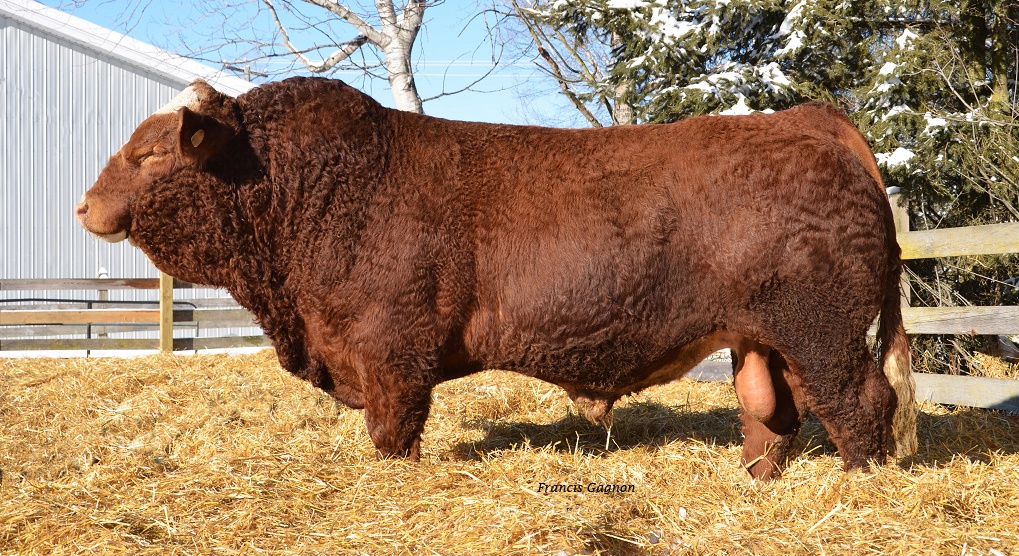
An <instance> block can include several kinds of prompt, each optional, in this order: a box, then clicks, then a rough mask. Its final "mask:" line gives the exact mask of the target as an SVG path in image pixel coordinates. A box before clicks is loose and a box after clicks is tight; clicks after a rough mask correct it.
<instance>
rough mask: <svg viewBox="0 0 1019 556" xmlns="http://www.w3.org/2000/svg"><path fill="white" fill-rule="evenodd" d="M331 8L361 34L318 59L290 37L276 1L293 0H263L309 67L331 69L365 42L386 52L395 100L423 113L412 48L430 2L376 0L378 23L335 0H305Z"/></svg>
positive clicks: (286, 0)
mask: <svg viewBox="0 0 1019 556" xmlns="http://www.w3.org/2000/svg"><path fill="white" fill-rule="evenodd" d="M302 1H303V2H305V3H307V4H313V5H315V6H318V7H320V8H322V9H325V10H328V11H329V12H331V13H332V14H334V15H335V16H336V17H338V18H340V19H342V20H344V21H346V22H347V23H349V24H350V25H352V26H353V27H354V29H356V30H357V32H358V35H357V36H355V37H354V38H353V39H351V40H349V41H346V42H344V43H341V44H339V45H338V46H337V48H336V49H335V51H333V52H332V53H331V54H330V55H329V56H328V57H326V58H325V59H324V60H321V61H315V60H312V59H310V58H309V57H308V55H307V50H304V49H301V48H298V47H297V46H295V45H294V43H293V42H291V40H290V33H289V32H288V30H287V26H286V25H284V23H283V20H282V19H281V18H280V15H279V12H278V11H277V9H276V4H277V3H278V4H283V5H290V4H292V3H293V1H292V0H275V1H274V0H261V2H262V3H263V4H264V5H265V7H266V8H267V9H268V10H269V12H271V13H272V18H273V21H274V22H275V24H276V27H277V29H278V30H279V33H280V36H281V37H282V39H283V44H284V45H285V46H286V47H287V49H288V50H290V52H291V53H293V55H294V56H296V57H297V58H298V59H299V60H300V61H301V62H302V63H303V64H304V65H305V67H307V68H308V70H309V71H312V72H314V73H323V72H328V71H330V70H332V69H333V68H335V67H336V66H337V65H338V64H340V63H341V62H344V61H345V60H347V59H349V58H350V56H351V55H352V54H354V53H355V52H357V51H358V50H359V49H360V48H361V47H362V46H364V45H365V44H371V45H373V46H375V47H376V48H378V49H379V50H380V51H382V53H383V65H384V66H385V69H386V73H387V74H388V79H389V86H390V89H391V90H392V91H393V101H394V102H395V103H396V107H397V108H398V109H400V110H406V111H408V112H417V113H419V114H420V113H423V112H424V109H423V108H422V104H421V97H420V95H418V91H417V87H416V86H415V85H414V72H413V71H412V67H411V51H412V49H413V48H414V40H415V39H416V38H417V35H418V31H420V30H421V25H422V23H423V17H424V13H425V8H426V7H427V3H426V2H424V1H422V0H406V3H405V4H404V5H403V6H402V7H400V8H397V6H396V5H395V4H394V2H393V0H375V8H376V10H377V15H378V20H379V24H378V26H377V27H376V26H375V25H372V24H371V23H369V22H368V21H367V20H366V19H365V18H363V17H361V16H360V15H358V14H357V13H355V12H354V11H352V10H351V9H350V8H348V7H347V6H345V5H343V4H341V3H340V2H338V1H335V0H302Z"/></svg>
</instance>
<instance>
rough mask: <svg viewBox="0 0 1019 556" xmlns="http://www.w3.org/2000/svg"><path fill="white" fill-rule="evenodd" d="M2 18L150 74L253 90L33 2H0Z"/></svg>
mask: <svg viewBox="0 0 1019 556" xmlns="http://www.w3.org/2000/svg"><path fill="white" fill-rule="evenodd" d="M0 16H3V17H6V18H10V19H13V20H15V21H17V22H19V23H20V24H22V25H25V26H27V27H31V28H34V29H38V30H40V31H43V32H45V33H48V34H51V35H55V36H58V37H61V38H63V39H65V40H67V41H70V42H72V43H75V44H79V45H81V46H83V47H85V48H87V49H90V50H93V51H97V52H100V53H102V54H104V55H108V56H112V57H114V58H119V59H121V60H123V61H125V62H127V63H130V64H132V65H138V66H141V67H143V68H146V69H148V70H149V71H153V72H157V73H161V74H163V75H166V76H168V77H172V78H175V79H179V80H180V81H181V82H182V83H190V82H191V81H194V80H195V79H198V78H201V79H204V80H206V81H208V82H209V83H210V84H211V85H212V86H214V87H215V88H216V89H218V90H219V91H221V92H223V93H226V94H229V95H232V96H237V95H239V94H241V93H244V92H246V91H248V90H249V89H251V88H252V87H254V84H252V83H249V82H247V81H245V80H243V79H240V78H238V77H234V76H233V75H229V74H226V73H223V72H222V71H217V70H215V69H212V68H210V67H208V66H206V65H204V64H201V63H198V62H196V61H194V60H189V59H187V58H184V57H182V56H178V55H176V54H172V53H170V52H167V51H165V50H163V49H161V48H156V47H155V46H152V45H150V44H146V43H144V42H141V41H139V40H136V39H132V38H131V37H128V36H126V35H122V34H120V33H118V32H116V31H112V30H110V29H106V28H104V27H100V26H98V25H95V24H93V23H89V22H88V21H85V20H83V19H81V18H78V17H74V16H73V15H70V14H67V13H64V12H62V11H60V10H57V9H54V8H50V7H48V6H44V5H42V4H40V3H38V2H33V1H32V0H0Z"/></svg>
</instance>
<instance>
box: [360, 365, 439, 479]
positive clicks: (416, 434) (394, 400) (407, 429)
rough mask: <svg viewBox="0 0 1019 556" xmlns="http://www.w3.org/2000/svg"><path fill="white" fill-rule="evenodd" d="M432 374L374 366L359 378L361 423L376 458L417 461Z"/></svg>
mask: <svg viewBox="0 0 1019 556" xmlns="http://www.w3.org/2000/svg"><path fill="white" fill-rule="evenodd" d="M430 375H431V373H426V372H416V371H410V370H403V369H399V368H397V367H393V366H384V365H383V366H375V367H374V369H371V370H368V372H367V373H366V374H365V376H363V377H362V381H363V384H364V386H365V397H364V401H365V404H364V420H365V424H366V425H367V426H368V436H370V437H371V439H372V443H374V444H375V449H376V451H377V453H378V456H379V458H381V459H385V458H391V457H400V458H408V459H410V460H412V461H417V460H418V458H419V457H420V454H421V433H422V432H423V431H424V428H425V421H426V420H427V419H428V411H429V409H430V407H431V402H432V383H431V381H429V380H427V377H429V376H430Z"/></svg>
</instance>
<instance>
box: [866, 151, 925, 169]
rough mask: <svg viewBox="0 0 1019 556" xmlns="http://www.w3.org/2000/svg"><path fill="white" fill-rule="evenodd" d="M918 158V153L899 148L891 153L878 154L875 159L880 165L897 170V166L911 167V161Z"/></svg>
mask: <svg viewBox="0 0 1019 556" xmlns="http://www.w3.org/2000/svg"><path fill="white" fill-rule="evenodd" d="M914 156H916V153H914V152H913V151H911V150H909V149H904V148H902V147H899V148H897V149H895V150H894V151H893V152H891V153H877V154H875V155H874V158H876V159H877V163H878V164H884V165H885V166H887V167H888V168H895V167H897V166H903V165H906V166H907V167H908V166H909V164H908V163H909V161H910V160H911V159H912V158H913V157H914Z"/></svg>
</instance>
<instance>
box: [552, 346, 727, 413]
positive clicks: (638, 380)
mask: <svg viewBox="0 0 1019 556" xmlns="http://www.w3.org/2000/svg"><path fill="white" fill-rule="evenodd" d="M743 341H744V337H743V336H741V335H740V334H737V333H734V332H729V331H718V332H714V333H711V334H709V335H707V336H703V337H701V338H698V339H697V340H694V341H693V342H690V343H688V344H685V345H683V346H680V347H678V348H674V349H672V350H670V351H668V352H667V353H665V354H664V355H662V356H661V357H659V358H657V359H655V360H653V361H650V362H648V363H647V364H645V365H642V366H640V367H638V368H632V369H625V370H624V369H616V370H615V372H614V373H613V372H612V371H611V370H610V371H607V372H601V373H597V375H596V376H593V377H592V378H593V380H591V381H584V380H583V379H581V380H575V379H573V378H574V377H570V378H571V379H573V380H570V379H567V380H564V378H566V377H560V376H557V375H556V374H554V373H552V374H550V375H549V376H542V375H541V374H537V375H536V376H537V378H540V379H542V380H545V381H547V382H551V383H553V384H556V385H558V386H561V387H562V388H564V389H565V390H566V391H567V392H570V394H571V397H572V396H573V393H574V392H586V393H588V394H590V395H601V396H606V397H614V398H618V397H620V396H625V395H628V394H632V393H634V392H639V391H640V390H643V389H645V388H648V387H650V386H655V385H658V384H666V383H668V382H672V381H674V380H676V379H678V378H680V377H682V376H683V375H685V374H686V373H688V372H690V370H691V369H693V368H694V367H695V366H697V364H698V363H700V362H701V361H703V360H704V359H705V358H706V357H708V356H709V355H711V354H712V353H714V352H716V351H718V350H721V349H726V348H731V349H736V350H737V351H738V350H739V349H740V346H741V342H743Z"/></svg>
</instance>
